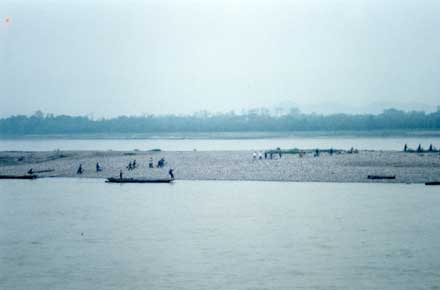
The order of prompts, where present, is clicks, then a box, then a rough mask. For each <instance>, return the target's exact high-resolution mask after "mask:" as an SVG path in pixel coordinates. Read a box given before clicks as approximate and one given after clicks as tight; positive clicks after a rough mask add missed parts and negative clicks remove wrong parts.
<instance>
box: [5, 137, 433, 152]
mask: <svg viewBox="0 0 440 290" xmlns="http://www.w3.org/2000/svg"><path fill="white" fill-rule="evenodd" d="M405 144H408V146H409V147H411V148H414V149H415V148H417V146H418V145H419V144H422V146H423V147H424V148H428V146H429V144H433V145H434V146H436V147H437V148H439V147H440V137H438V136H433V137H427V136H419V137H415V136H407V137H356V136H318V137H312V136H297V137H294V136H292V137H280V138H250V139H209V138H208V139H166V138H164V139H107V138H106V139H99V138H98V139H54V138H32V139H22V138H20V139H0V151H7V150H18V151H47V150H55V149H60V150H110V149H111V150H133V149H139V150H151V149H157V148H158V149H162V150H167V151H192V150H194V149H196V150H201V151H210V150H265V149H274V148H277V147H280V148H283V149H290V148H301V149H314V148H319V149H328V148H336V149H350V148H351V147H354V148H357V149H367V150H402V149H403V146H404V145H405Z"/></svg>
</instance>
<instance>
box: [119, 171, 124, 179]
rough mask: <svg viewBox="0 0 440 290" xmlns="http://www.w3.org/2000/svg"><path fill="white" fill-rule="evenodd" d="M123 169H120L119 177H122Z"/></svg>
mask: <svg viewBox="0 0 440 290" xmlns="http://www.w3.org/2000/svg"><path fill="white" fill-rule="evenodd" d="M122 175H123V174H122V170H119V178H120V179H122Z"/></svg>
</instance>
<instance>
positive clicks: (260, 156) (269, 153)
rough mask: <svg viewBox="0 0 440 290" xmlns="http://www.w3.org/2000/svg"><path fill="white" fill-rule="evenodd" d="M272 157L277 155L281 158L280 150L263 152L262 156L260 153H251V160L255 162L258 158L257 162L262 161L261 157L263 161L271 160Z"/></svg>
mask: <svg viewBox="0 0 440 290" xmlns="http://www.w3.org/2000/svg"><path fill="white" fill-rule="evenodd" d="M274 155H278V156H279V157H280V158H281V157H282V156H283V153H282V152H281V149H277V150H276V151H269V152H268V151H264V154H263V152H262V151H259V152H257V151H254V153H252V159H253V160H256V159H257V157H258V160H263V156H264V159H268V158H269V159H273V158H274Z"/></svg>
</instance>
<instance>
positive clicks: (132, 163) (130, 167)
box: [28, 157, 174, 179]
mask: <svg viewBox="0 0 440 290" xmlns="http://www.w3.org/2000/svg"><path fill="white" fill-rule="evenodd" d="M164 166H165V158H163V157H162V158H161V159H159V161H158V162H157V168H163V167H164ZM137 167H138V164H137V162H136V159H135V160H133V161H130V162H129V163H128V165H127V167H126V168H127V169H128V170H129V171H131V170H134V169H136V168H137ZM148 167H149V168H154V163H153V158H152V157H150V159H149V161H148ZM102 170H103V168H102V166H101V165H100V164H99V162H96V172H101V171H102ZM32 172H33V171H32V168H31V169H30V170H29V172H28V173H32ZM83 173H84V169H83V167H82V164H81V163H80V164H79V166H78V169H77V170H76V174H83ZM168 174H169V175H170V177H171V178H172V179H174V170H173V169H172V168H170V170H169V171H168ZM119 177H120V178H121V179H122V177H123V172H122V169H121V170H120V171H119Z"/></svg>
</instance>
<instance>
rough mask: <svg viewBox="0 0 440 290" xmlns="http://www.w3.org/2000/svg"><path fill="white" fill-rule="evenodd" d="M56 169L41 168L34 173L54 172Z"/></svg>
mask: <svg viewBox="0 0 440 290" xmlns="http://www.w3.org/2000/svg"><path fill="white" fill-rule="evenodd" d="M54 171H55V169H41V170H33V171H32V172H33V173H46V172H54Z"/></svg>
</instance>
